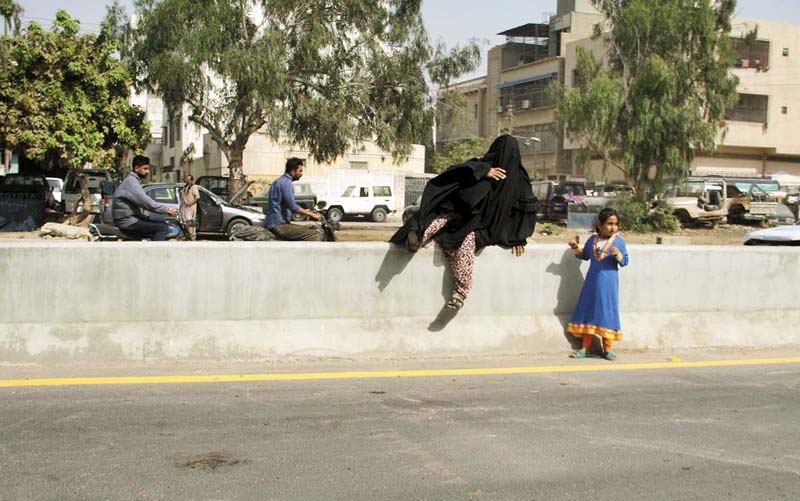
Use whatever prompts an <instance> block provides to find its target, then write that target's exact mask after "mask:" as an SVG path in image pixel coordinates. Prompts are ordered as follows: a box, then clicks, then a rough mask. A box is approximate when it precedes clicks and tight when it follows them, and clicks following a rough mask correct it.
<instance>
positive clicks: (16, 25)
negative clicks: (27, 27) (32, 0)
mask: <svg viewBox="0 0 800 501" xmlns="http://www.w3.org/2000/svg"><path fill="white" fill-rule="evenodd" d="M22 12H23V11H22V7H21V6H20V5H19V4H18V3H17V2H15V1H14V0H0V17H2V18H3V34H4V35H9V34H11V33H14V34H16V33H19V30H20V29H21V27H22Z"/></svg>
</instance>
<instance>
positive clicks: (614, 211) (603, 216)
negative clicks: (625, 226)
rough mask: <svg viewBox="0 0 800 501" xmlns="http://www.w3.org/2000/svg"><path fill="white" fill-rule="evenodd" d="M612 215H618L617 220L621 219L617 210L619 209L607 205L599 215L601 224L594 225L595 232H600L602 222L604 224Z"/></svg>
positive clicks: (598, 221)
mask: <svg viewBox="0 0 800 501" xmlns="http://www.w3.org/2000/svg"><path fill="white" fill-rule="evenodd" d="M611 216H616V217H617V221H619V212H617V209H612V208H611V207H606V208H605V209H603V210H601V211H600V214H598V215H597V223H599V224H597V223H595V225H594V231H595V233H598V234H599V233H600V224H603V223H605V222H606V221H608V218H610V217H611Z"/></svg>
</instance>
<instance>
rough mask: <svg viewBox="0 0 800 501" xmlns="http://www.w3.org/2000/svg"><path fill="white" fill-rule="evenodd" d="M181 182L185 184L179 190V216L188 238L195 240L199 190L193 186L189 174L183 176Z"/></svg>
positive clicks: (192, 178) (192, 180)
mask: <svg viewBox="0 0 800 501" xmlns="http://www.w3.org/2000/svg"><path fill="white" fill-rule="evenodd" d="M183 182H184V183H186V184H185V185H184V186H183V188H181V200H182V201H183V203H182V204H181V211H182V214H181V215H182V216H183V219H184V220H185V221H186V227H187V228H189V238H191V239H192V240H197V201H198V200H200V188H198V187H197V185H196V184H194V177H192V175H191V174H186V175H185V176H183Z"/></svg>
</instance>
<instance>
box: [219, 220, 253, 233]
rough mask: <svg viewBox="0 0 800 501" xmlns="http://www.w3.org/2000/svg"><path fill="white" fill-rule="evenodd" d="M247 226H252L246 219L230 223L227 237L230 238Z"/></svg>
mask: <svg viewBox="0 0 800 501" xmlns="http://www.w3.org/2000/svg"><path fill="white" fill-rule="evenodd" d="M245 226H251V224H250V221H247V220H246V219H234V220H233V221H231V222H230V223H228V227H227V228H226V229H225V235H227V236H228V237H230V236H231V235H233V234H235V233H236V232H237V231H239V230H240V229H242V228H243V227H245Z"/></svg>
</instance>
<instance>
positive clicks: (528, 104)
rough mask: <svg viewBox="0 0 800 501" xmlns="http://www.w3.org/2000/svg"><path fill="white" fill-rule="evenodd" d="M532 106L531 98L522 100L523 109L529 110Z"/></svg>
mask: <svg viewBox="0 0 800 501" xmlns="http://www.w3.org/2000/svg"><path fill="white" fill-rule="evenodd" d="M530 107H531V100H530V99H523V100H522V109H523V110H527V109H528V108H530Z"/></svg>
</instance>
